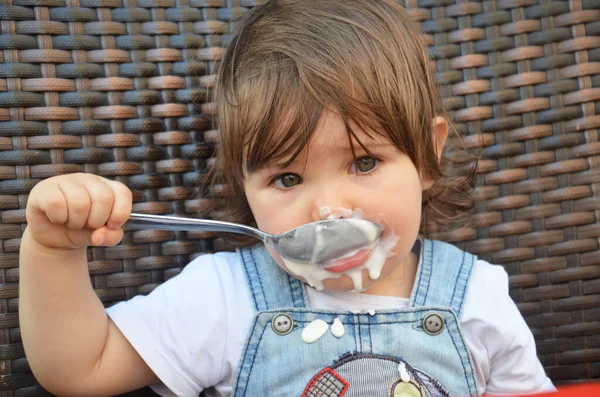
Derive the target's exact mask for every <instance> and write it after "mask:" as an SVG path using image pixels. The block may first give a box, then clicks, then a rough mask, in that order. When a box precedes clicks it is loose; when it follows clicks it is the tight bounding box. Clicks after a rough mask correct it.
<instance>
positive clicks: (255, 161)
mask: <svg viewBox="0 0 600 397" xmlns="http://www.w3.org/2000/svg"><path fill="white" fill-rule="evenodd" d="M283 64H285V62H284V63H283ZM311 74H312V73H311ZM261 80H263V81H262V82H261V83H262V85H255V86H254V87H255V88H254V92H255V93H256V87H265V88H266V89H265V90H264V91H263V95H264V96H263V98H262V103H263V104H269V106H263V107H260V108H258V107H256V106H255V107H254V110H253V111H252V110H251V109H248V112H252V113H253V116H252V117H248V118H247V119H246V120H248V121H249V122H248V123H247V124H246V125H245V126H244V129H245V131H246V134H245V139H244V142H243V143H242V144H243V147H244V159H245V164H244V166H245V168H246V171H247V172H249V173H250V172H253V171H256V170H258V169H261V168H263V167H265V166H267V165H268V164H272V163H276V164H277V165H278V166H281V167H287V166H288V165H290V164H291V163H292V162H294V161H295V160H296V159H297V158H298V156H299V155H300V154H301V153H302V152H303V151H304V150H305V149H306V148H307V146H308V144H309V142H310V140H311V138H312V136H313V134H314V132H315V130H316V129H317V126H318V124H319V120H320V118H321V115H322V113H323V110H324V109H328V110H331V111H333V112H336V113H339V114H340V115H341V116H342V118H343V119H344V122H345V127H346V131H347V134H348V143H349V145H350V147H351V150H352V153H353V155H354V157H355V158H356V155H355V144H358V146H360V147H361V148H362V149H363V150H364V151H365V152H366V153H367V154H369V155H372V153H371V152H370V151H369V149H368V147H367V146H366V145H364V144H363V142H361V140H360V138H359V137H358V136H357V131H355V130H354V129H353V128H352V126H351V125H350V124H351V122H352V123H354V124H355V125H356V127H358V129H359V130H360V132H362V133H363V134H365V135H366V136H367V137H369V138H371V139H373V133H375V134H376V135H380V136H382V137H384V138H385V139H386V140H388V141H389V142H390V144H391V143H392V140H391V138H390V136H389V133H386V132H387V131H386V129H385V128H383V124H382V123H379V122H378V121H377V119H378V115H377V113H376V112H375V111H374V109H372V108H371V107H369V106H367V105H366V103H365V101H360V100H358V99H357V98H353V97H352V96H351V91H356V87H354V88H353V89H349V87H348V84H346V85H338V84H336V83H334V84H332V83H331V82H330V81H327V80H324V79H318V76H315V75H310V76H308V75H307V73H306V72H304V73H303V72H302V71H298V69H297V68H296V67H295V66H291V65H290V66H287V67H282V63H280V64H279V65H278V67H273V68H270V70H269V72H268V73H266V75H264V76H262V78H261ZM315 80H316V81H317V83H316V84H315V83H314V81H315ZM319 80H321V81H319ZM336 80H337V79H336ZM254 84H255V83H254ZM261 91H262V90H261ZM265 96H266V97H265ZM254 105H256V102H254ZM261 110H262V111H261ZM250 120H251V121H250ZM356 127H354V128H356Z"/></svg>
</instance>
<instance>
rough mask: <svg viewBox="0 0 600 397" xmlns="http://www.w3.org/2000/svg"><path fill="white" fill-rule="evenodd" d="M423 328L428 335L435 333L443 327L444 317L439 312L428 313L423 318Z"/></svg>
mask: <svg viewBox="0 0 600 397" xmlns="http://www.w3.org/2000/svg"><path fill="white" fill-rule="evenodd" d="M423 328H424V329H425V332H427V333H428V334H429V335H437V334H439V333H440V332H442V330H443V329H444V319H443V318H442V316H440V315H439V314H435V313H431V314H428V315H426V316H425V318H424V319H423Z"/></svg>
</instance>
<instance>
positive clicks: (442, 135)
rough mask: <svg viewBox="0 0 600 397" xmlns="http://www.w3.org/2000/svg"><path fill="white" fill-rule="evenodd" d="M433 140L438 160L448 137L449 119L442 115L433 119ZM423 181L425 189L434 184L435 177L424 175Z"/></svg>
mask: <svg viewBox="0 0 600 397" xmlns="http://www.w3.org/2000/svg"><path fill="white" fill-rule="evenodd" d="M431 124H432V125H431V140H432V141H433V149H434V150H435V154H436V157H437V161H438V162H440V161H441V159H442V153H443V151H444V145H445V144H446V140H447V139H448V120H446V118H445V117H442V116H436V117H434V118H433V120H432V121H431ZM422 180H423V182H422V185H423V190H427V189H429V188H430V187H431V186H432V185H433V182H434V181H433V179H431V178H430V177H429V176H426V177H424V178H423V179H422Z"/></svg>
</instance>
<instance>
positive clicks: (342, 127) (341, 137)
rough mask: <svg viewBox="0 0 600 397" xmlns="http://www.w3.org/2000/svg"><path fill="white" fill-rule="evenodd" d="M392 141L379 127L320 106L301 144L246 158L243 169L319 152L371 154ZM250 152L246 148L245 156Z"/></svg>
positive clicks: (304, 158) (288, 161) (282, 163)
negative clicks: (363, 125) (252, 158)
mask: <svg viewBox="0 0 600 397" xmlns="http://www.w3.org/2000/svg"><path fill="white" fill-rule="evenodd" d="M390 145H392V143H391V141H390V139H389V138H388V137H387V136H386V135H385V134H384V133H382V131H380V130H373V129H371V128H368V127H361V126H360V125H359V124H358V123H356V122H355V121H353V120H345V119H344V117H343V116H342V115H340V113H339V112H336V111H334V110H330V109H327V108H324V109H323V110H322V112H321V114H320V116H319V118H318V120H317V122H316V123H315V128H314V129H313V130H312V131H310V134H307V136H306V137H304V139H303V144H302V145H301V146H296V147H294V148H293V149H295V150H292V147H291V146H290V150H287V151H286V150H282V151H281V152H279V153H276V154H274V155H273V156H271V157H262V161H261V162H260V163H257V162H255V163H254V165H253V166H251V164H252V162H251V161H250V159H249V158H248V161H246V164H247V165H248V166H247V168H246V170H245V171H246V172H248V173H252V172H254V171H258V170H261V169H264V168H266V167H270V166H277V167H286V166H288V165H290V164H292V163H294V162H297V161H303V162H306V161H312V160H310V159H313V160H314V159H315V158H316V157H319V156H322V155H334V156H338V155H339V156H344V157H347V156H348V155H350V156H354V155H357V154H362V153H365V152H366V153H367V154H371V150H374V149H375V148H379V147H382V146H390ZM250 154H251V152H250V151H249V150H246V156H249V155H250Z"/></svg>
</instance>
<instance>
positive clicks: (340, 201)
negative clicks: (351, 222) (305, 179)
mask: <svg viewBox="0 0 600 397" xmlns="http://www.w3.org/2000/svg"><path fill="white" fill-rule="evenodd" d="M353 210H354V207H353V205H352V200H351V197H350V194H349V192H348V191H347V189H345V188H344V186H343V185H341V184H337V185H333V184H330V185H329V186H320V187H319V188H318V189H316V191H315V195H314V200H313V202H312V210H311V217H312V221H313V222H317V221H322V220H324V219H339V218H349V217H351V216H352V212H353Z"/></svg>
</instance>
